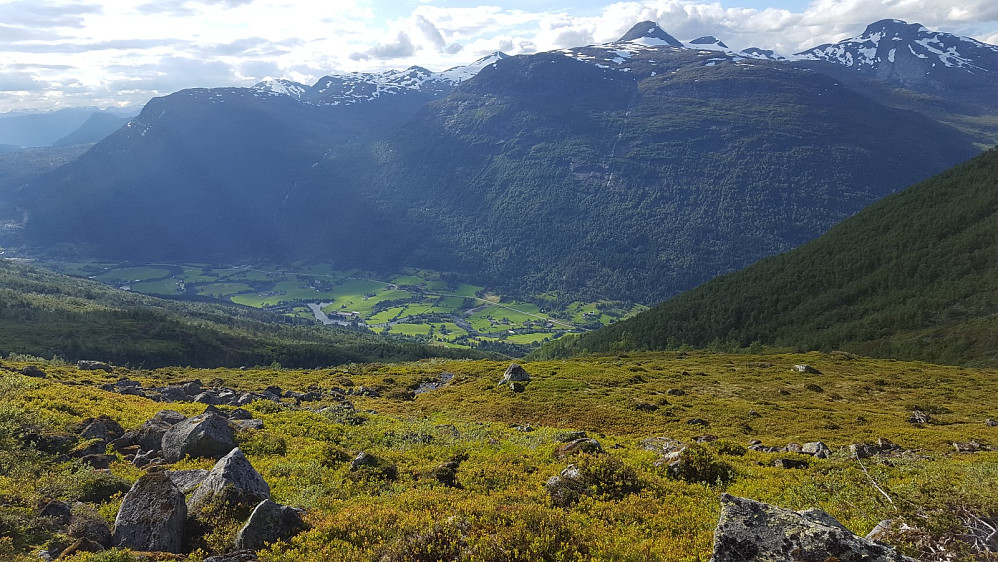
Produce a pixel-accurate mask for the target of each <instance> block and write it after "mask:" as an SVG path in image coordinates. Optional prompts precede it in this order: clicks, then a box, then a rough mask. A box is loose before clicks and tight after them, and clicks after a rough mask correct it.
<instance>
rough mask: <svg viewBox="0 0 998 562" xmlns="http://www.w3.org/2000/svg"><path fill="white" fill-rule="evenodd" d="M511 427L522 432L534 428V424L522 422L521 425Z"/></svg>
mask: <svg viewBox="0 0 998 562" xmlns="http://www.w3.org/2000/svg"><path fill="white" fill-rule="evenodd" d="M513 429H515V430H517V431H521V432H523V433H530V432H531V431H533V430H534V426H532V425H530V424H529V423H528V424H523V425H514V426H513Z"/></svg>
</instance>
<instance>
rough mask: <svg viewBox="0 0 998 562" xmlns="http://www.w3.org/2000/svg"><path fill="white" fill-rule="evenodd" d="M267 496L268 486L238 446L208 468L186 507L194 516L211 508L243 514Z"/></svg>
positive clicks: (268, 497) (212, 509) (268, 496)
mask: <svg viewBox="0 0 998 562" xmlns="http://www.w3.org/2000/svg"><path fill="white" fill-rule="evenodd" d="M266 499H270V486H268V485H267V482H265V481H264V479H263V477H262V476H260V473H259V472H257V471H256V469H255V468H253V465H252V464H250V462H249V460H248V459H247V458H246V455H244V454H243V452H242V450H240V449H238V448H237V449H233V450H232V452H230V453H229V454H227V455H225V456H224V457H222V458H221V459H220V460H219V461H218V462H217V463H215V466H214V467H212V469H211V470H210V471H208V475H207V476H206V477H205V479H204V480H203V481H202V482H201V486H199V487H198V489H197V490H195V491H194V493H193V494H191V497H190V499H188V500H187V509H188V511H189V512H190V513H191V514H192V515H195V516H197V515H199V514H201V513H203V512H205V511H209V510H210V511H212V512H216V513H218V512H220V513H224V514H228V515H238V514H242V515H241V516H242V517H245V516H246V515H247V514H248V513H249V512H250V510H251V509H253V507H254V506H255V505H257V504H258V503H260V502H261V501H263V500H266Z"/></svg>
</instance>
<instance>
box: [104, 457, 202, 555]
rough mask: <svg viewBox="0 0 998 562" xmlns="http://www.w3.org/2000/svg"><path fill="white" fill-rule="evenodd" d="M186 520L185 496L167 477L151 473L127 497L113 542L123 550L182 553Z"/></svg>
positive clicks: (119, 512) (159, 473) (115, 521)
mask: <svg viewBox="0 0 998 562" xmlns="http://www.w3.org/2000/svg"><path fill="white" fill-rule="evenodd" d="M186 520H187V504H185V503H184V494H183V493H181V491H180V489H179V488H177V485H176V484H174V483H173V480H171V479H170V477H169V476H167V475H166V473H164V472H149V473H147V474H145V475H143V476H142V477H141V478H139V479H138V480H137V481H136V482H135V484H134V485H133V486H132V489H131V490H129V491H128V493H127V494H125V498H124V500H122V502H121V507H120V508H119V509H118V516H117V517H116V518H115V520H114V535H113V537H112V539H111V542H112V544H113V545H114V546H116V547H119V548H130V549H132V550H140V551H151V552H172V553H179V552H180V550H181V548H182V546H183V542H184V523H185V521H186Z"/></svg>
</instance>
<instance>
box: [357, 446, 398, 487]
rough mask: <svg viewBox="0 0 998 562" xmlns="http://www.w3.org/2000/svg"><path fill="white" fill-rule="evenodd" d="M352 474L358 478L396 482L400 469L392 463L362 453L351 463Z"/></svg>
mask: <svg viewBox="0 0 998 562" xmlns="http://www.w3.org/2000/svg"><path fill="white" fill-rule="evenodd" d="M350 472H351V473H353V474H354V475H356V476H358V477H364V476H368V477H372V478H376V479H379V480H395V479H396V478H398V468H396V467H395V465H394V464H392V463H391V462H389V461H387V460H385V459H383V458H381V457H379V456H377V455H372V454H371V453H368V452H364V451H362V452H360V453H358V454H357V456H356V457H354V459H353V460H352V461H351V462H350Z"/></svg>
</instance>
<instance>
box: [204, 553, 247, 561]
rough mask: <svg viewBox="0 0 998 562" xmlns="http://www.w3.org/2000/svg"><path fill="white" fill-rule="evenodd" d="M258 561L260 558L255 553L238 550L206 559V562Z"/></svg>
mask: <svg viewBox="0 0 998 562" xmlns="http://www.w3.org/2000/svg"><path fill="white" fill-rule="evenodd" d="M257 560H259V558H258V557H257V555H256V552H255V551H252V550H237V551H235V552H229V553H227V554H218V555H215V556H209V557H208V558H205V559H204V562H257Z"/></svg>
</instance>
